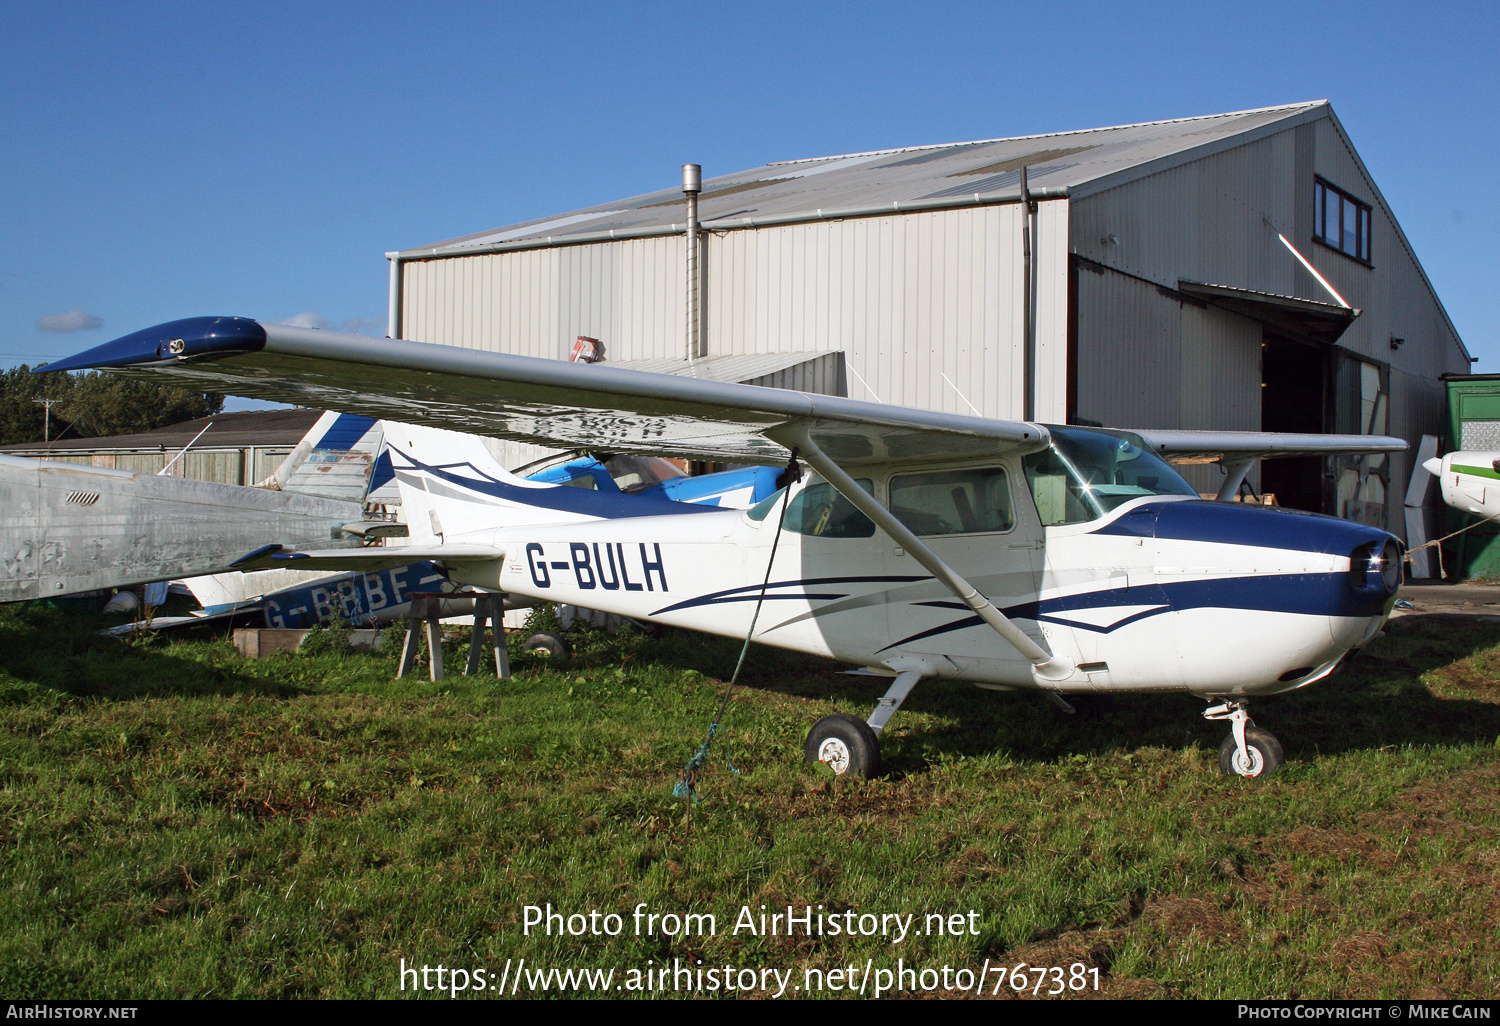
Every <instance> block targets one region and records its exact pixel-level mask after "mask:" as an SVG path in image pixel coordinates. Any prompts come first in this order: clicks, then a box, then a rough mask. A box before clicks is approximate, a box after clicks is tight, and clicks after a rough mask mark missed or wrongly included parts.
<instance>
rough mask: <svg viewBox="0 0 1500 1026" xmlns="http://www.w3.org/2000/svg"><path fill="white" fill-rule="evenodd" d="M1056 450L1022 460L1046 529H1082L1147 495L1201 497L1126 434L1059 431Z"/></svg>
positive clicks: (1054, 438) (1054, 442) (1056, 431)
mask: <svg viewBox="0 0 1500 1026" xmlns="http://www.w3.org/2000/svg"><path fill="white" fill-rule="evenodd" d="M1049 430H1050V431H1051V433H1052V445H1051V446H1049V447H1048V448H1046V449H1043V450H1042V451H1041V452H1035V453H1032V454H1031V455H1030V456H1027V457H1025V458H1024V459H1023V460H1022V466H1023V467H1024V468H1025V470H1026V482H1027V484H1029V485H1030V486H1031V494H1032V496H1033V497H1034V498H1035V499H1036V508H1037V512H1038V513H1039V514H1041V518H1042V524H1043V525H1044V526H1046V527H1055V526H1057V525H1059V524H1080V523H1084V522H1086V521H1089V520H1097V519H1098V518H1099V517H1102V516H1104V515H1106V514H1107V513H1109V511H1110V510H1112V509H1114V508H1115V507H1117V506H1119V505H1121V504H1123V503H1126V502H1129V501H1130V500H1131V499H1139V498H1141V497H1143V496H1147V495H1187V496H1192V497H1193V498H1197V497H1198V493H1197V492H1195V491H1194V490H1193V487H1192V486H1191V485H1190V484H1188V483H1187V482H1186V481H1184V480H1183V479H1182V477H1181V475H1179V474H1178V473H1177V471H1175V470H1173V469H1172V467H1171V466H1170V465H1169V464H1168V463H1167V462H1166V461H1165V460H1163V459H1162V458H1161V457H1160V456H1157V455H1156V454H1155V453H1153V452H1151V451H1150V450H1148V449H1146V448H1145V446H1144V445H1142V444H1141V439H1140V438H1139V437H1138V436H1136V435H1132V434H1130V433H1128V432H1124V431H1091V430H1089V429H1087V428H1065V427H1054V428H1050V429H1049Z"/></svg>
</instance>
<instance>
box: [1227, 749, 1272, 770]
mask: <svg viewBox="0 0 1500 1026" xmlns="http://www.w3.org/2000/svg"><path fill="white" fill-rule="evenodd" d="M1246 755H1248V756H1249V758H1246ZM1230 762H1231V764H1232V765H1233V766H1234V771H1235V772H1236V773H1238V774H1239V775H1240V776H1242V777H1258V776H1260V774H1261V771H1263V770H1264V769H1265V768H1266V759H1265V756H1263V755H1261V753H1260V749H1259V748H1256V747H1255V746H1254V745H1249V746H1247V747H1246V749H1245V754H1241V753H1240V752H1238V751H1236V752H1235V753H1234V755H1232V756H1231V757H1230Z"/></svg>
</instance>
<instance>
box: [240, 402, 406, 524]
mask: <svg viewBox="0 0 1500 1026" xmlns="http://www.w3.org/2000/svg"><path fill="white" fill-rule="evenodd" d="M382 441H383V428H382V426H381V422H380V421H378V420H372V419H371V418H369V417H358V416H354V415H352V414H348V413H333V412H328V413H325V414H323V416H321V417H319V418H318V421H317V423H315V424H314V425H313V426H312V429H311V430H309V431H308V432H307V434H305V435H303V436H302V440H301V441H300V442H298V443H297V447H296V448H295V449H293V450H292V451H291V453H290V455H288V456H287V458H286V459H285V460H283V461H282V462H281V466H279V467H277V468H276V471H275V472H274V473H273V474H272V475H271V476H270V477H268V478H266V479H265V480H264V481H261V482H260V483H259V486H260V487H262V488H274V489H277V490H279V491H284V492H302V493H303V494H306V495H321V496H323V497H325V498H329V499H344V500H346V501H349V502H363V501H365V497H366V494H367V493H368V492H369V490H370V480H371V475H372V473H373V471H374V469H375V463H376V460H377V458H378V457H379V455H380V451H381V446H382Z"/></svg>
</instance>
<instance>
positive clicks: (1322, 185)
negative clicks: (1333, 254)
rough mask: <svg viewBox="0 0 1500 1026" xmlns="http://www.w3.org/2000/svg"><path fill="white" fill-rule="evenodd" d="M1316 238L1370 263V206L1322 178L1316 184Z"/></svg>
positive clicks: (1314, 234)
mask: <svg viewBox="0 0 1500 1026" xmlns="http://www.w3.org/2000/svg"><path fill="white" fill-rule="evenodd" d="M1313 238H1314V239H1316V240H1317V241H1318V242H1321V243H1323V245H1325V246H1330V247H1332V248H1333V249H1336V250H1338V251H1339V252H1340V253H1344V254H1346V255H1348V256H1352V257H1353V258H1354V259H1356V260H1363V261H1364V262H1365V263H1367V264H1368V263H1369V262H1370V206H1369V204H1367V203H1361V202H1360V201H1359V200H1357V199H1355V198H1354V197H1353V196H1350V195H1349V194H1348V193H1347V192H1344V191H1343V190H1342V189H1338V188H1335V187H1334V186H1332V185H1329V184H1328V183H1327V182H1325V181H1323V179H1321V178H1319V179H1317V181H1316V182H1315V183H1314V185H1313Z"/></svg>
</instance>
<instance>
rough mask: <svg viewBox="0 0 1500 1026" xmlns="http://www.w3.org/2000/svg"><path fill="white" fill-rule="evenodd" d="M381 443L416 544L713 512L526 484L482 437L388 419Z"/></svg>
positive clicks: (658, 501)
mask: <svg viewBox="0 0 1500 1026" xmlns="http://www.w3.org/2000/svg"><path fill="white" fill-rule="evenodd" d="M385 439H386V446H387V448H388V449H389V451H390V454H391V461H392V466H393V468H394V470H395V475H396V482H397V485H398V486H399V488H400V489H401V505H402V508H403V510H404V511H405V514H406V523H407V529H408V530H409V532H410V537H411V544H414V545H415V544H422V543H430V542H441V541H443V540H444V537H445V536H446V537H447V538H448V539H451V538H453V537H454V536H457V535H465V534H469V533H471V532H474V531H479V530H483V529H486V528H495V527H502V526H503V527H518V526H525V525H528V524H565V523H572V522H580V521H585V520H600V519H615V518H619V517H644V516H653V515H661V514H666V513H684V512H688V513H704V512H710V511H711V510H712V507H707V506H695V505H693V504H691V503H685V502H673V501H670V500H666V499H653V498H648V497H645V496H633V495H622V494H619V493H617V492H615V493H607V492H596V491H591V490H589V489H587V488H581V487H576V486H570V485H560V484H544V483H542V482H540V481H528V480H526V479H525V478H521V477H517V476H516V475H514V474H512V473H511V472H510V471H508V470H506V469H504V468H503V467H501V466H500V464H499V462H498V461H497V460H496V459H495V457H494V456H492V455H491V454H490V451H489V449H487V448H486V447H485V445H484V441H483V439H480V438H476V437H474V436H473V435H463V434H458V433H456V432H453V431H443V430H439V429H437V428H428V427H418V426H416V425H413V424H397V423H395V422H393V421H386V422H385Z"/></svg>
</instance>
